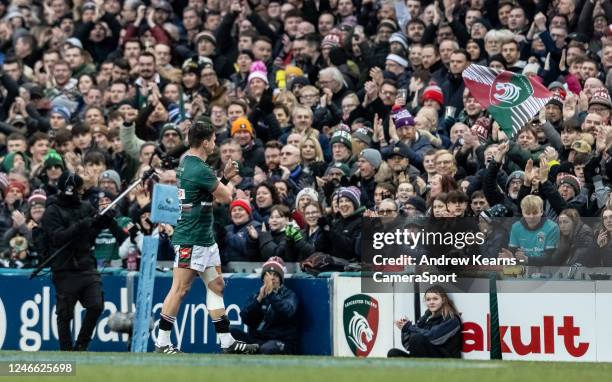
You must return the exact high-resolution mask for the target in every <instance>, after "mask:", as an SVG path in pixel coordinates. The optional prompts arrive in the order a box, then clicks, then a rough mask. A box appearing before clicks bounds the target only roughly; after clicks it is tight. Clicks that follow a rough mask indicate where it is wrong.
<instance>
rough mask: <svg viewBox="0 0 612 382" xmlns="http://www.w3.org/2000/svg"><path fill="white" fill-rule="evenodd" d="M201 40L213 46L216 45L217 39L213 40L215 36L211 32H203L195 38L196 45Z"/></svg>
mask: <svg viewBox="0 0 612 382" xmlns="http://www.w3.org/2000/svg"><path fill="white" fill-rule="evenodd" d="M202 40H207V41H209V42H210V43H212V44H214V45H217V39H216V38H215V36H214V35H213V34H212V33H211V32H208V31H204V32H201V33H199V34H198V35H197V36H196V43H198V42H200V41H202Z"/></svg>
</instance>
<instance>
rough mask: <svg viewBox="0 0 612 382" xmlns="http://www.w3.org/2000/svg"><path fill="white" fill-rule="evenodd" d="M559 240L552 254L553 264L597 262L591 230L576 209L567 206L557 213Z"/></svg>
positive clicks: (566, 264)
mask: <svg viewBox="0 0 612 382" xmlns="http://www.w3.org/2000/svg"><path fill="white" fill-rule="evenodd" d="M559 232H560V233H561V235H560V240H559V244H558V245H557V250H556V251H555V253H554V254H553V259H552V263H553V265H560V266H571V265H574V264H581V265H583V266H586V267H595V266H597V265H599V264H598V258H597V253H596V251H595V245H596V244H595V243H596V242H595V236H594V234H593V230H592V229H591V228H590V227H589V226H587V225H586V224H584V223H583V222H582V219H580V215H579V214H578V211H577V210H575V209H573V208H568V209H566V210H563V211H561V214H559Z"/></svg>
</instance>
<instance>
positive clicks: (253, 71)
mask: <svg viewBox="0 0 612 382" xmlns="http://www.w3.org/2000/svg"><path fill="white" fill-rule="evenodd" d="M254 78H259V79H260V80H262V81H263V82H265V83H266V85H267V84H268V69H267V68H266V64H264V63H263V61H255V62H253V63H252V64H251V67H250V68H249V78H248V81H247V83H250V82H251V80H252V79H254Z"/></svg>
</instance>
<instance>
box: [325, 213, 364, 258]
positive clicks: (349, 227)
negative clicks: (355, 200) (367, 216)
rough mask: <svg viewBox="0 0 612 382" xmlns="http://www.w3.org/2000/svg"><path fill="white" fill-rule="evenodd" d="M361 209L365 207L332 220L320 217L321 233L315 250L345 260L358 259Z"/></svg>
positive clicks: (359, 255) (361, 218) (361, 219)
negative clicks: (349, 214)
mask: <svg viewBox="0 0 612 382" xmlns="http://www.w3.org/2000/svg"><path fill="white" fill-rule="evenodd" d="M363 211H365V207H361V208H359V209H358V210H357V211H355V213H353V214H352V215H351V216H348V217H346V218H339V219H336V220H334V221H333V222H330V221H328V220H327V219H325V218H323V219H321V221H320V224H319V225H320V226H321V235H320V236H319V237H318V239H317V241H316V250H317V251H319V252H324V253H327V254H330V255H333V256H336V257H341V258H343V259H347V260H360V259H361V253H360V252H361V248H360V247H361V224H362V222H363Z"/></svg>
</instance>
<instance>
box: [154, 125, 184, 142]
mask: <svg viewBox="0 0 612 382" xmlns="http://www.w3.org/2000/svg"><path fill="white" fill-rule="evenodd" d="M168 130H173V131H176V133H177V134H178V136H179V138H181V139H183V133H182V132H181V130H180V129H179V128H178V127H177V126H176V125H175V124H174V123H166V124H164V126H163V127H162V129H161V132H160V133H159V139H162V138H163V137H164V134H165V133H166V131H168Z"/></svg>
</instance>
